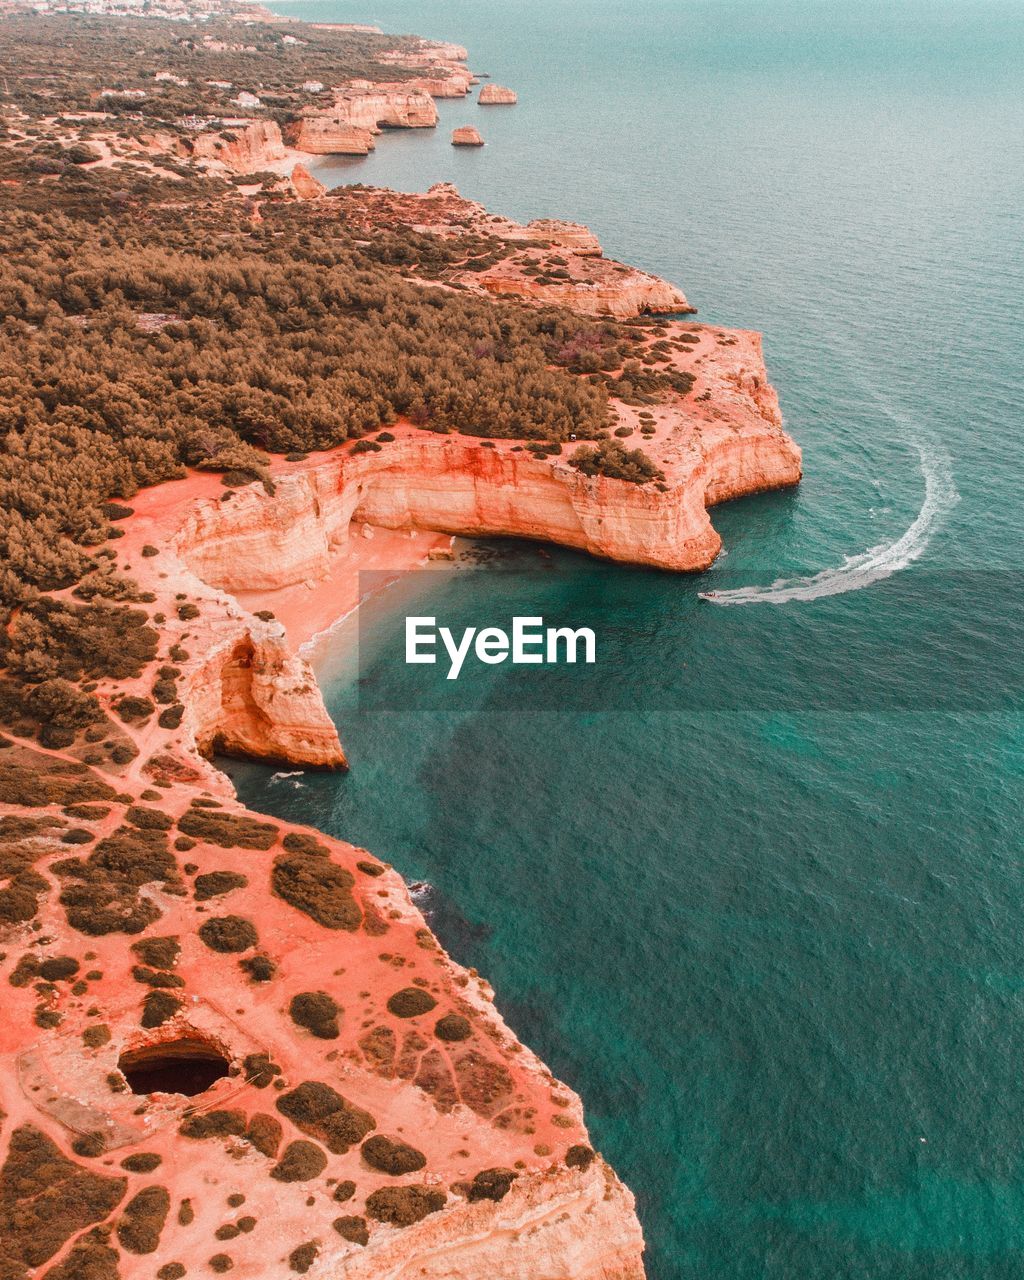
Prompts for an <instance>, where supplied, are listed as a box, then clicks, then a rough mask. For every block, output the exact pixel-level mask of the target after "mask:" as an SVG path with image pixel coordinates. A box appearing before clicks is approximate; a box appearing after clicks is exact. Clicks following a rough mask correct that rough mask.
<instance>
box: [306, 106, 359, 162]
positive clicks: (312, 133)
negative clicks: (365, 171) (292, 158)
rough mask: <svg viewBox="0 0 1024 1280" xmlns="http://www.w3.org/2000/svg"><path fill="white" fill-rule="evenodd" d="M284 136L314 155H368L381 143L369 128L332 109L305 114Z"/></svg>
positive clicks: (308, 153)
mask: <svg viewBox="0 0 1024 1280" xmlns="http://www.w3.org/2000/svg"><path fill="white" fill-rule="evenodd" d="M284 136H285V138H286V140H287V142H288V145H289V146H291V147H294V148H295V150H296V151H303V152H305V153H306V154H307V155H311V156H330V155H335V156H365V155H369V153H370V152H371V151H372V150H373V149H374V147H375V146H376V145H377V144H376V142H375V141H374V136H373V134H372V133H371V132H370V130H369V129H363V128H359V127H358V126H356V125H353V124H349V123H348V122H347V121H346V120H343V119H342V118H341V117H340V115H338V113H336V112H332V111H326V112H321V113H317V114H315V115H314V114H309V115H304V116H302V117H301V118H300V119H298V120H295V121H293V122H292V123H291V124H288V125H286V126H285V133H284Z"/></svg>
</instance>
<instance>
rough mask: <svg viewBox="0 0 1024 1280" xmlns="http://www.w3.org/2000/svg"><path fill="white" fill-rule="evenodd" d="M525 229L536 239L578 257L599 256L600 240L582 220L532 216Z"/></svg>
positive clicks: (600, 252)
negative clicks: (572, 220) (560, 219)
mask: <svg viewBox="0 0 1024 1280" xmlns="http://www.w3.org/2000/svg"><path fill="white" fill-rule="evenodd" d="M526 230H527V231H528V232H529V233H530V235H531V236H533V237H534V238H535V239H537V240H546V241H547V242H548V243H549V244H553V245H557V246H558V247H559V248H560V249H568V250H569V252H570V253H574V254H576V256H577V257H579V258H600V257H601V256H602V255H603V253H604V250H603V249H602V248H601V242H600V240H598V238H597V236H595V235H594V233H593V231H591V230H590V228H589V227H585V226H584V225H583V223H582V222H560V221H558V220H557V219H555V218H534V219H533V220H532V222H528V223H527V224H526Z"/></svg>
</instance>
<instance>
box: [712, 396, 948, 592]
mask: <svg viewBox="0 0 1024 1280" xmlns="http://www.w3.org/2000/svg"><path fill="white" fill-rule="evenodd" d="M872 398H874V399H875V400H876V402H877V403H878V405H879V408H881V409H882V411H883V412H884V413H885V414H886V415H887V416H888V417H890V418H891V419H892V420H893V421H894V422H897V423H899V424H900V425H901V426H903V427H905V428H907V429H908V434H909V437H910V441H911V443H912V444H913V445H914V447H915V448H916V449H917V451H918V453H919V454H920V457H921V472H922V474H923V476H924V502H923V503H922V504H921V510H920V511H919V512H918V513H917V517H916V519H915V520H914V522H913V524H912V525H911V526H910V528H909V529H907V531H906V532H905V533H904V534H903V535H902V536H901V537H899V538H897V539H896V541H895V542H889V543H879V545H878V546H875V547H871V548H869V549H868V550H867V551H863V552H861V553H860V555H856V556H848V557H847V558H846V560H844V561H843V563H842V564H841V565H839V566H838V568H835V569H823V570H822V571H821V572H820V573H815V574H813V575H812V576H811V577H809V578H780V579H778V580H777V581H775V582H773V583H772V584H771V586H767V587H736V588H734V589H732V590H728V591H715V592H701V593H700V599H701V600H706V601H707V602H708V603H709V604H723V605H735V604H788V603H789V602H790V601H792V600H820V599H822V597H824V596H838V595H842V594H843V593H844V592H846V591H860V590H862V589H863V588H864V587H870V586H871V584H872V583H874V582H880V581H881V580H882V579H883V578H888V577H890V576H891V575H892V574H894V573H897V572H899V570H900V569H905V568H906V567H907V565H908V564H911V563H912V562H913V561H914V560H916V559H917V558H918V556H920V555H921V553H922V552H923V551H924V549H925V548H926V547H927V546H928V543H929V542H930V541H931V537H932V534H933V533H934V532H935V530H936V528H937V527H938V525H939V523H940V522H941V520H942V518H943V516H945V514H946V513H947V512H948V511H950V510H951V509H952V508H953V507H954V506H955V505H956V504H957V502H959V501H960V494H959V493H958V492H957V488H956V485H955V483H954V482H953V465H952V462H951V461H950V457H949V454H948V453H947V452H946V451H945V449H943V448H942V447H941V446H940V445H938V444H936V443H935V442H934V441H929V440H927V439H925V438H924V437H923V436H922V435H921V434H920V432H919V431H916V430H915V429H914V427H913V425H912V424H911V423H910V422H909V421H908V420H907V419H906V418H905V417H904V415H903V414H901V413H899V412H898V411H897V410H895V409H894V408H893V407H892V405H890V404H887V403H884V402H882V401H881V399H880V398H879V397H878V395H877V393H872Z"/></svg>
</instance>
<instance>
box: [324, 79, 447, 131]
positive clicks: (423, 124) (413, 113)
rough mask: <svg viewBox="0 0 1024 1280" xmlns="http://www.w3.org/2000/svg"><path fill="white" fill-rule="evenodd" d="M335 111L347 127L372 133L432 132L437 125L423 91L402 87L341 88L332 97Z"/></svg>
mask: <svg viewBox="0 0 1024 1280" xmlns="http://www.w3.org/2000/svg"><path fill="white" fill-rule="evenodd" d="M334 110H335V111H336V112H337V114H338V117H339V119H341V120H343V121H345V123H346V124H350V125H354V126H355V127H356V128H358V129H369V130H370V132H371V133H379V132H380V131H381V129H433V128H434V126H435V125H436V124H437V107H435V106H434V100H433V98H431V97H430V96H429V94H426V93H423V92H422V90H418V89H406V88H404V87H401V88H390V87H382V86H368V87H367V88H365V89H356V88H348V89H343V90H340V91H339V92H338V93H337V94H335V99H334Z"/></svg>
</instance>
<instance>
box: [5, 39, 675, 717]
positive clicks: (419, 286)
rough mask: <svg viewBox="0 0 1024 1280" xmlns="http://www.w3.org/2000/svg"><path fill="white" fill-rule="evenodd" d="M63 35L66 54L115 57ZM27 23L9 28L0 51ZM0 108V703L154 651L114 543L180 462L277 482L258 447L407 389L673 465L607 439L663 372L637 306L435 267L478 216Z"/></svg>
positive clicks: (124, 666) (74, 682) (487, 429)
mask: <svg viewBox="0 0 1024 1280" xmlns="http://www.w3.org/2000/svg"><path fill="white" fill-rule="evenodd" d="M17 25H18V24H15V26H17ZM150 25H151V24H138V25H133V26H132V35H133V37H134V36H135V35H136V33H137V32H140V33H141V32H146V33H149V31H150ZM160 25H161V24H152V26H153V27H154V29H158V28H159V27H160ZM166 25H177V26H179V32H178V36H177V37H176V38H180V36H181V31H180V24H166ZM0 28H2V29H3V34H4V35H5V36H6V35H8V34H9V32H10V28H9V27H8V25H7V24H6V23H4V22H0ZM83 29H85V30H91V27H90V26H89V24H88V23H86V24H85V27H84V28H83ZM147 38H150V36H149V35H147ZM153 38H155V37H153ZM160 38H164V37H163V36H161V37H160ZM40 40H42V37H40ZM139 41H140V42H141V41H142V36H141V35H140V36H139ZM38 47H39V48H42V44H41V43H40V44H39V46H38ZM74 47H75V50H76V51H77V52H76V54H75V57H74V58H70V59H69V63H68V65H69V66H71V67H75V66H78V67H79V68H80V67H81V65H83V64H84V63H86V62H88V60H89V59H90V58H92V59H94V60H95V61H96V64H97V65H100V63H101V61H102V59H101V57H100V55H99V54H96V53H95V52H93V53H88V56H86V54H84V53H82V50H81V47H80V45H79V44H78V43H75V46H74ZM89 47H90V46H89V43H88V41H86V42H85V48H86V50H87V51H88V49H89ZM102 47H103V48H105V46H102ZM27 48H28V51H27V52H26V45H25V44H24V43H19V42H17V41H15V42H14V45H13V46H12V45H10V44H8V43H4V44H3V55H2V57H3V63H2V69H7V68H9V67H10V66H11V65H12V64H14V65H16V66H20V67H24V66H26V65H29V54H30V53H32V51H33V50H34V49H35V48H36V45H33V44H31V42H29V43H28V46H27ZM365 53H366V51H365V50H364V51H362V53H361V54H360V56H365ZM32 56H36V55H35V54H33V55H32ZM103 56H104V57H105V56H107V53H104V54H103ZM310 56H311V55H310ZM76 58H77V61H76ZM90 65H91V64H90ZM360 65H361V64H360ZM0 120H2V121H3V126H2V128H3V129H4V130H6V133H5V136H0V244H2V245H3V255H2V257H0V621H2V623H3V626H2V628H0V667H2V668H3V669H4V671H5V672H6V676H7V679H6V680H3V681H0V719H3V720H6V721H7V722H8V723H11V722H12V721H13V720H18V719H19V718H20V719H22V720H23V721H24V719H25V717H28V720H29V721H34V722H37V723H44V722H47V721H48V722H49V723H50V725H51V728H50V733H51V735H52V734H53V733H56V734H57V735H58V737H59V736H60V735H61V733H62V732H65V730H66V731H67V732H70V731H71V728H72V727H77V728H80V727H81V725H82V724H83V723H87V722H88V719H89V716H90V715H92V714H93V713H94V712H95V710H96V704H95V700H94V699H92V698H91V697H90V696H89V693H88V682H89V681H90V680H94V679H96V678H98V677H101V676H104V675H109V676H115V677H123V676H124V675H125V674H128V673H130V672H131V671H132V670H135V669H137V667H138V666H139V664H140V663H141V662H143V661H145V660H147V659H148V657H151V656H152V653H153V651H154V645H155V632H154V631H153V629H152V628H151V627H149V626H148V625H147V624H148V621H149V617H148V614H147V612H146V610H145V609H144V608H143V607H140V606H144V605H145V604H146V603H147V602H146V600H145V599H144V598H142V597H140V595H139V593H138V590H137V588H136V587H135V585H134V584H133V583H132V582H131V581H130V580H128V579H126V578H125V577H124V576H123V575H122V574H120V573H118V572H117V571H116V569H115V567H114V564H113V562H114V560H115V557H114V554H113V551H112V548H111V543H112V542H113V541H114V540H116V538H117V537H118V536H119V531H118V528H117V522H118V520H119V519H121V518H123V517H124V516H126V515H128V514H130V506H127V505H126V503H130V500H131V497H132V495H133V494H134V493H136V492H137V491H138V489H139V488H140V487H142V486H144V485H150V484H154V483H157V482H160V481H164V480H168V479H170V478H173V477H176V476H180V475H182V474H183V473H184V469H185V468H186V467H196V468H203V469H209V470H215V471H220V472H222V473H223V478H224V481H225V483H226V484H228V485H237V484H241V483H250V482H253V481H258V480H262V481H263V482H264V483H265V484H267V485H270V480H269V475H268V470H267V463H268V457H267V455H268V453H279V454H280V453H284V454H291V455H295V454H305V453H307V452H309V451H311V450H321V449H327V448H331V447H335V446H338V445H341V444H344V443H345V442H349V441H351V442H353V448H357V449H358V448H373V449H378V448H386V447H387V443H386V442H387V440H388V434H389V433H387V432H384V433H383V435H382V431H381V429H382V428H385V427H386V426H387V425H388V424H390V423H393V422H394V421H395V419H396V418H397V417H399V416H400V415H401V416H404V417H405V418H407V419H409V420H410V421H412V422H413V423H414V424H416V425H418V426H420V427H422V428H425V429H428V430H431V431H435V432H441V433H446V432H451V431H459V432H463V433H468V434H473V435H477V436H483V437H487V436H490V437H506V438H507V437H513V438H516V439H519V440H521V441H523V442H524V445H525V446H526V447H528V448H530V449H531V450H532V451H533V452H534V453H536V454H538V455H540V456H543V455H544V454H545V453H559V452H561V450H562V444H563V443H564V442H566V441H568V440H569V438H570V436H575V437H576V439H577V440H584V441H595V442H597V447H593V448H589V449H587V450H585V451H583V452H580V454H579V457H578V458H576V459H571V460H572V461H573V463H574V465H577V466H579V467H580V469H581V470H583V471H585V472H586V473H588V474H599V473H600V474H606V475H618V476H620V477H621V478H623V479H627V480H630V481H633V482H635V483H638V484H645V483H650V482H656V481H658V480H659V479H660V473H659V472H657V471H656V469H655V468H654V467H653V465H652V464H651V463H650V462H649V460H648V459H647V458H646V457H645V455H644V454H643V453H642V451H640V450H629V449H626V448H625V447H624V446H623V445H621V444H620V443H619V442H618V441H613V440H612V439H611V428H612V427H613V426H614V415H613V412H612V410H611V407H610V403H609V390H610V389H612V390H613V391H615V392H616V394H622V395H623V398H631V399H633V400H634V402H638V401H637V398H639V402H644V401H645V400H649V399H653V398H655V397H656V396H658V395H661V394H663V392H664V390H665V389H666V386H667V384H664V379H665V375H664V374H662V373H659V372H658V371H657V370H656V369H652V368H651V367H650V366H649V365H647V364H645V365H641V363H640V362H639V361H638V360H637V359H636V358H635V357H636V355H637V353H638V352H639V353H641V354H642V342H641V339H642V337H643V334H642V332H641V331H640V330H638V329H636V328H630V327H629V326H622V325H616V324H612V323H607V322H595V321H590V320H587V319H583V318H580V317H578V316H576V315H574V314H572V313H570V312H568V311H563V310H559V309H557V308H545V309H537V308H532V307H529V306H524V305H522V304H520V303H518V302H515V301H501V300H494V299H490V298H486V297H481V296H479V295H476V294H474V293H472V292H471V291H469V290H467V289H465V288H460V287H457V286H452V285H451V284H448V285H447V286H444V285H443V284H442V283H441V282H442V281H443V279H444V276H445V273H446V271H447V270H448V268H449V267H451V266H452V264H453V262H454V261H455V260H456V259H458V261H459V263H460V265H462V266H463V267H464V266H465V261H466V257H467V254H468V255H470V256H471V257H473V256H475V257H476V259H477V260H479V261H482V262H484V261H489V260H491V259H492V258H493V256H494V254H495V253H496V252H498V251H500V249H501V246H500V245H499V244H498V242H496V241H492V240H491V239H490V238H489V237H487V236H480V237H475V238H474V237H466V238H463V239H461V240H460V241H459V242H458V243H457V244H453V243H452V242H451V241H446V240H444V239H443V238H441V237H435V236H431V235H424V234H421V233H415V232H413V231H412V230H410V229H406V228H401V227H393V228H390V229H387V230H383V231H382V232H381V233H380V234H379V235H375V236H372V237H370V238H367V236H366V234H365V232H364V231H362V230H358V231H356V230H350V229H349V228H348V227H347V225H346V217H345V209H344V202H343V201H341V200H339V201H338V202H337V205H336V207H334V208H329V209H328V212H327V213H326V214H325V212H324V209H323V206H324V204H328V205H330V203H331V202H318V203H319V208H314V207H313V206H311V205H307V204H304V203H301V202H297V201H295V200H293V199H290V198H289V197H288V195H287V193H286V187H285V184H282V183H281V181H280V180H279V179H278V178H277V177H276V176H275V175H266V178H265V181H263V185H262V190H261V191H260V194H259V195H258V196H256V197H254V196H252V195H251V194H248V195H246V194H243V193H241V192H240V191H239V189H238V186H237V185H232V183H231V182H229V181H225V180H223V179H221V178H214V177H210V176H207V175H205V174H203V173H202V172H200V171H199V170H197V169H195V168H194V167H192V166H189V165H183V164H180V163H177V162H175V161H171V160H158V161H157V162H155V163H151V164H137V163H131V162H128V161H125V160H120V161H117V162H115V163H114V164H113V165H112V166H111V167H104V166H102V165H98V164H95V163H90V160H91V159H92V153H90V152H88V151H86V152H82V151H79V150H78V148H81V147H82V146H87V143H83V142H82V141H81V140H78V141H75V142H71V143H69V141H68V138H67V137H66V136H61V135H59V134H57V133H55V132H53V131H52V130H50V129H48V128H47V127H45V124H44V125H43V126H40V123H39V122H38V121H35V122H33V121H30V120H28V118H27V117H26V115H25V113H24V109H23V107H22V108H12V107H10V106H9V105H8V106H5V107H3V110H2V112H0ZM107 127H108V128H109V122H108V125H107ZM76 152H77V154H76ZM260 180H261V179H260V176H259V175H256V176H255V185H256V186H257V187H259V184H260ZM253 185H254V184H253V183H250V184H249V187H248V188H247V189H248V190H249V192H250V193H251V191H252V189H253ZM414 268H415V271H416V275H417V279H416V280H415V281H414V280H412V279H410V275H411V273H412V271H413V269H414ZM433 281H438V282H439V283H438V284H434V283H432V282H433ZM663 384H664V385H663ZM677 389H678V388H677ZM626 393H628V394H626ZM371 434H373V435H374V437H375V438H373V439H370V438H369V437H370V436H371ZM618 434H619V435H622V434H629V432H624V431H623V430H619V432H618ZM376 437H381V439H378V438H376ZM382 441H383V442H382ZM83 681H84V682H86V692H85V693H84V694H83V693H82V692H81V691H80V688H78V687H77V686H80V685H81V683H82V682H83ZM64 722H66V724H65V729H64V730H62V729H61V728H60V725H61V724H62V723H64ZM54 726H56V727H54Z"/></svg>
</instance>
